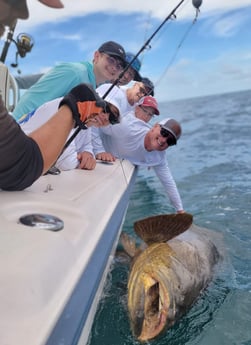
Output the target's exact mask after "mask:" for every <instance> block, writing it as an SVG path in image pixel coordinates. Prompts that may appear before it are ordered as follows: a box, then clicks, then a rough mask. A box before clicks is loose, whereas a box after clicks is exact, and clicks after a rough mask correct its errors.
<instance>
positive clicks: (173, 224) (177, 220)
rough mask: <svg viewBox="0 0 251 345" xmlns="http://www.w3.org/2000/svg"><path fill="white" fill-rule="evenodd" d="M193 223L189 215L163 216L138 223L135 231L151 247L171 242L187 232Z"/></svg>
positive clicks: (135, 225) (135, 224) (145, 219)
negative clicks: (159, 243)
mask: <svg viewBox="0 0 251 345" xmlns="http://www.w3.org/2000/svg"><path fill="white" fill-rule="evenodd" d="M192 222H193V216H192V215H191V214H189V213H175V214H161V215H157V216H152V217H148V218H144V219H141V220H138V221H136V222H135V223H134V231H135V232H136V234H137V235H138V236H139V237H140V238H141V239H142V240H143V241H144V242H145V243H147V244H148V245H149V244H151V243H155V242H166V241H169V240H171V239H172V238H174V237H176V236H178V235H179V234H181V233H183V232H184V231H186V230H187V229H188V228H189V227H190V226H191V225H192Z"/></svg>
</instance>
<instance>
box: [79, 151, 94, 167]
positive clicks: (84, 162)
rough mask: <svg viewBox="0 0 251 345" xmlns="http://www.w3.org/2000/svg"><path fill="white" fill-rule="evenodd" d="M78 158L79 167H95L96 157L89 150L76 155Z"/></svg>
mask: <svg viewBox="0 0 251 345" xmlns="http://www.w3.org/2000/svg"><path fill="white" fill-rule="evenodd" d="M77 158H78V160H79V166H78V168H79V169H86V170H93V169H95V167H96V159H95V158H94V157H93V155H92V154H91V153H90V152H87V151H84V152H80V153H78V155H77Z"/></svg>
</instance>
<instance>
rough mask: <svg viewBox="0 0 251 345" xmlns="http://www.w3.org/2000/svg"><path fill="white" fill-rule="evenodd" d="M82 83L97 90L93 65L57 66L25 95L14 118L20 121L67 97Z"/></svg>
mask: <svg viewBox="0 0 251 345" xmlns="http://www.w3.org/2000/svg"><path fill="white" fill-rule="evenodd" d="M81 83H88V84H91V85H92V86H93V88H94V89H95V88H96V81H95V75H94V72H93V64H92V63H90V62H63V63H60V64H58V65H56V66H55V67H53V68H52V69H51V70H50V71H49V72H48V73H46V74H44V75H43V76H42V77H41V78H40V79H39V80H38V81H37V82H36V83H35V84H34V85H32V86H31V87H30V88H29V89H28V90H27V91H26V92H25V93H24V94H23V96H22V97H21V98H20V100H19V102H18V104H17V106H16V108H15V110H14V111H13V116H14V118H15V119H16V120H19V119H20V117H22V116H23V115H24V114H27V113H29V112H30V111H33V110H34V109H37V108H38V107H39V106H40V105H42V104H44V103H46V102H49V101H51V100H53V99H55V98H58V97H63V96H65V95H66V94H67V93H68V92H69V91H70V90H71V89H72V88H73V87H75V86H77V85H78V84H81Z"/></svg>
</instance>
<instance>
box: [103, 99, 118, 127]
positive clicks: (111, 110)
mask: <svg viewBox="0 0 251 345" xmlns="http://www.w3.org/2000/svg"><path fill="white" fill-rule="evenodd" d="M104 111H105V113H107V114H109V118H108V119H109V122H110V124H111V125H115V124H117V123H119V122H120V121H119V111H118V109H117V108H116V107H115V106H114V105H113V104H111V103H109V102H105V109H104Z"/></svg>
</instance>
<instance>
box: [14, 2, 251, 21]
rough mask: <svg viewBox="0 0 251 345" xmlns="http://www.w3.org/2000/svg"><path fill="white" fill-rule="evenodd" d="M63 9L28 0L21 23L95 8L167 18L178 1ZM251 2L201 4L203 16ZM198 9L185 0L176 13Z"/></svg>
mask: <svg viewBox="0 0 251 345" xmlns="http://www.w3.org/2000/svg"><path fill="white" fill-rule="evenodd" d="M62 2H63V3H64V5H65V8H64V9H60V10H55V9H51V8H49V7H46V6H44V5H42V4H41V3H40V2H38V1H35V0H28V6H29V10H30V18H29V20H28V21H27V20H26V21H20V22H22V27H26V28H28V27H30V26H34V25H37V24H41V23H44V22H48V21H53V20H57V21H59V20H60V21H64V20H66V19H67V18H70V17H74V16H84V15H87V14H90V13H94V12H106V13H120V14H127V13H137V12H139V13H146V14H149V13H150V14H151V17H155V18H158V19H161V20H163V19H165V18H166V16H167V15H168V14H169V13H171V11H172V10H173V9H174V8H175V7H176V6H177V4H178V3H179V2H178V1H177V0H168V1H167V0H158V2H157V6H156V2H154V1H145V0H137V1H135V0H127V1H120V2H118V1H117V0H102V1H100V0H80V1H77V0H62ZM245 6H251V0H225V1H219V0H203V2H202V5H201V16H203V17H204V16H211V15H215V14H217V13H225V12H228V11H230V10H233V9H237V8H242V7H245ZM194 13H195V9H194V7H193V5H192V0H191V1H190V0H185V1H184V3H183V4H182V5H181V6H180V7H179V9H178V10H177V12H176V14H177V16H178V18H179V19H188V18H192V17H193V16H194Z"/></svg>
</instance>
